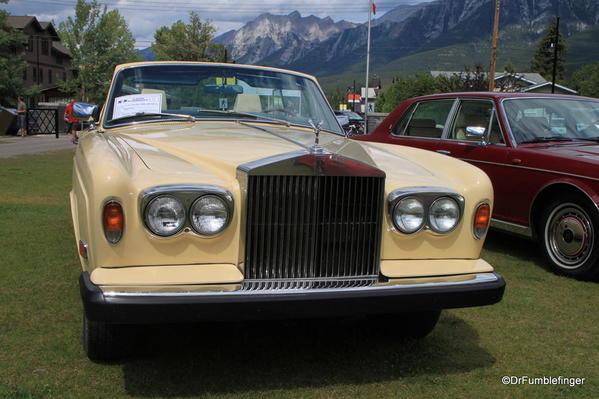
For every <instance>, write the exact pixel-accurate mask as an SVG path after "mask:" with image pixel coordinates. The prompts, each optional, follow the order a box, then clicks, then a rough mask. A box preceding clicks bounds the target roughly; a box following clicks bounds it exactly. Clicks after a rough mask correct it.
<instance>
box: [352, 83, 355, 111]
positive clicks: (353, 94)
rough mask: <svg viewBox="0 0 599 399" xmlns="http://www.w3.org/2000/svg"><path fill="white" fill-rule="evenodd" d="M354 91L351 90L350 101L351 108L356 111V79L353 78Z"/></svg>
mask: <svg viewBox="0 0 599 399" xmlns="http://www.w3.org/2000/svg"><path fill="white" fill-rule="evenodd" d="M353 90H354V91H352V93H351V94H352V103H351V110H352V111H353V112H356V79H354V89H353Z"/></svg>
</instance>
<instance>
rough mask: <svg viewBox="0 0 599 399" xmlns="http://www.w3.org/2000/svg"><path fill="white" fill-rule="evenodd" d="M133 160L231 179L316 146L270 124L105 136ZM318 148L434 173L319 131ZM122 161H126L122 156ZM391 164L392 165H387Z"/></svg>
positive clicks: (305, 134) (204, 125)
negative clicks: (248, 167) (248, 166)
mask: <svg viewBox="0 0 599 399" xmlns="http://www.w3.org/2000/svg"><path fill="white" fill-rule="evenodd" d="M106 134H107V137H108V139H109V140H110V141H113V142H118V143H119V147H120V148H122V149H124V150H126V152H127V153H129V155H128V156H127V157H126V158H128V159H131V158H132V157H131V154H130V153H131V152H133V153H135V154H136V155H137V156H138V157H139V158H140V159H141V160H142V162H143V164H144V165H145V166H146V167H147V168H148V169H151V170H152V171H153V172H164V173H169V174H171V175H173V174H179V175H181V176H182V180H183V179H184V178H183V175H187V174H194V175H197V174H198V173H200V172H202V171H203V172H204V173H209V174H212V175H215V176H218V177H220V179H222V180H230V179H231V178H232V177H233V178H234V177H235V176H236V171H237V167H238V166H239V165H242V164H245V163H249V162H252V161H256V160H260V159H264V158H268V157H272V156H275V155H279V154H282V153H290V152H294V151H298V150H305V151H308V150H309V148H310V147H312V146H314V144H315V139H316V135H315V133H314V130H313V129H310V128H297V127H286V126H278V125H272V124H265V123H262V124H258V123H236V122H199V123H195V124H189V125H182V124H179V123H177V124H160V125H158V124H156V125H151V124H144V125H139V126H134V127H127V128H121V129H115V130H112V131H107V132H106ZM319 144H320V145H321V146H322V147H323V149H324V150H325V151H327V152H331V153H334V154H339V155H342V156H345V157H348V158H352V159H355V160H358V161H361V162H363V163H365V164H368V165H370V166H373V167H378V168H380V169H382V170H384V171H386V172H387V175H388V176H389V171H391V170H395V172H394V174H401V175H403V176H414V177H417V176H419V177H420V178H422V177H423V176H429V177H431V178H434V176H435V173H434V172H433V171H432V170H429V169H427V168H426V167H424V166H422V163H420V162H418V161H416V160H414V159H411V157H410V156H407V155H398V154H396V153H394V152H390V151H386V150H385V149H384V148H381V145H374V144H371V143H364V142H356V141H353V140H349V139H347V138H345V137H343V136H339V135H335V134H331V133H326V132H321V133H320V135H319ZM121 158H125V157H123V156H122V157H121ZM391 164H393V166H391Z"/></svg>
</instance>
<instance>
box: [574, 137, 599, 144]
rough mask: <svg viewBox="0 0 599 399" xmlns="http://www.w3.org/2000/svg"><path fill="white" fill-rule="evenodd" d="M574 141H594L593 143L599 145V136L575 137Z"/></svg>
mask: <svg viewBox="0 0 599 399" xmlns="http://www.w3.org/2000/svg"><path fill="white" fill-rule="evenodd" d="M575 140H583V141H594V142H595V143H599V136H597V137H576V139H575Z"/></svg>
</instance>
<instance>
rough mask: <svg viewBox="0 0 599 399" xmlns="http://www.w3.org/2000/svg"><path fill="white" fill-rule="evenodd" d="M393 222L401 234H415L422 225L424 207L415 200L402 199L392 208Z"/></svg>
mask: <svg viewBox="0 0 599 399" xmlns="http://www.w3.org/2000/svg"><path fill="white" fill-rule="evenodd" d="M393 222H394V223H395V227H397V228H398V229H399V231H401V232H402V233H406V234H411V233H415V232H417V231H418V230H420V229H421V228H422V225H423V224H424V206H423V205H422V202H420V200H418V199H416V198H404V199H402V200H400V201H398V202H397V204H395V208H393Z"/></svg>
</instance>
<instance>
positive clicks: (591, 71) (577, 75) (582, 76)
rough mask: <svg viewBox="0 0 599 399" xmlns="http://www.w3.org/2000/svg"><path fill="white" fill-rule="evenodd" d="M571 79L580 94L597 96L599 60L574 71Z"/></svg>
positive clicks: (598, 92) (598, 93) (598, 94)
mask: <svg viewBox="0 0 599 399" xmlns="http://www.w3.org/2000/svg"><path fill="white" fill-rule="evenodd" d="M572 81H573V86H574V88H575V89H576V90H578V94H580V95H581V96H587V97H597V98H599V62H597V63H595V64H589V65H585V66H583V67H582V68H580V69H579V70H577V71H576V72H574V75H572Z"/></svg>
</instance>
